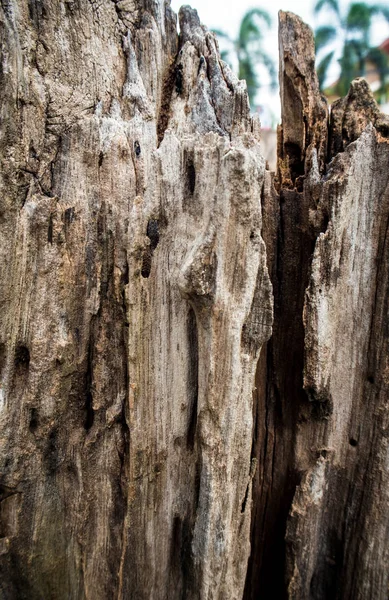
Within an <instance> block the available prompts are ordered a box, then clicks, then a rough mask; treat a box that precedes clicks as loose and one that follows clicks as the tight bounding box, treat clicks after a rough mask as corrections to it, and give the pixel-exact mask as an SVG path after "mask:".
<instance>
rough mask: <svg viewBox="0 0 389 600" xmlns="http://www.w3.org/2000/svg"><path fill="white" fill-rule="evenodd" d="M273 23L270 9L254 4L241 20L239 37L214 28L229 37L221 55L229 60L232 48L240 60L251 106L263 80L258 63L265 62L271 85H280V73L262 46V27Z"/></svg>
mask: <svg viewBox="0 0 389 600" xmlns="http://www.w3.org/2000/svg"><path fill="white" fill-rule="evenodd" d="M261 24H262V27H265V28H267V29H268V28H270V27H271V18H270V15H269V13H268V12H266V11H265V10H262V9H261V8H252V9H251V10H249V11H247V12H246V13H245V14H244V16H243V18H242V21H241V23H240V27H239V33H238V37H237V39H235V40H233V39H231V38H230V37H229V36H228V35H227V34H226V33H225V32H224V31H220V30H214V33H216V35H217V36H218V37H220V38H222V39H224V40H226V41H227V46H229V47H230V49H228V50H223V51H222V53H221V56H222V59H223V60H225V61H226V62H229V60H230V58H231V57H230V54H231V52H233V53H234V54H235V57H236V59H237V62H238V77H239V79H245V80H246V83H247V90H248V94H249V98H250V103H251V106H253V105H254V100H255V96H256V93H257V91H258V89H259V88H260V86H261V84H260V81H259V77H258V73H257V66H258V65H259V64H261V65H263V66H264V67H265V68H266V70H267V72H268V73H269V76H270V82H271V87H272V88H273V89H276V88H277V74H276V69H275V65H274V62H273V59H272V58H271V56H270V55H269V54H268V53H267V52H266V51H265V50H264V48H263V34H262V27H261Z"/></svg>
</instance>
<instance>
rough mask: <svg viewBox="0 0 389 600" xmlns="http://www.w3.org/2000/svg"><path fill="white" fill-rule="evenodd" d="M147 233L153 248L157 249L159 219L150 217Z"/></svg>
mask: <svg viewBox="0 0 389 600" xmlns="http://www.w3.org/2000/svg"><path fill="white" fill-rule="evenodd" d="M146 235H147V237H148V238H149V240H150V247H151V250H155V249H156V247H157V246H158V244H159V223H158V220H157V219H149V221H148V222H147V229H146Z"/></svg>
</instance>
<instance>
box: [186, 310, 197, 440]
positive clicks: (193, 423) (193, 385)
mask: <svg viewBox="0 0 389 600" xmlns="http://www.w3.org/2000/svg"><path fill="white" fill-rule="evenodd" d="M187 327H188V351H189V361H188V398H189V425H188V433H187V440H186V441H187V447H188V448H189V449H190V450H193V449H194V445H195V439H196V429H197V411H198V387H199V384H198V378H199V350H198V334H197V323H196V315H195V312H194V310H193V309H192V308H190V309H189V312H188V324H187Z"/></svg>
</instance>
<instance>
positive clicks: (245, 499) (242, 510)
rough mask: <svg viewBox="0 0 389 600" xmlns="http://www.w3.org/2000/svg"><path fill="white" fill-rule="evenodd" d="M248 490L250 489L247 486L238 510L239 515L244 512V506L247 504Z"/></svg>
mask: <svg viewBox="0 0 389 600" xmlns="http://www.w3.org/2000/svg"><path fill="white" fill-rule="evenodd" d="M249 489H250V485H249V484H247V487H246V492H245V495H244V498H243V502H242V508H241V509H240V512H241V514H243V513H244V511H245V510H246V504H247V500H248V497H249Z"/></svg>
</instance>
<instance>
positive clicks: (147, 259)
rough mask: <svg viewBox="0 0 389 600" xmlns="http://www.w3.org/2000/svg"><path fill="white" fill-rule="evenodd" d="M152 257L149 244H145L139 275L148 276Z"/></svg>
mask: <svg viewBox="0 0 389 600" xmlns="http://www.w3.org/2000/svg"><path fill="white" fill-rule="evenodd" d="M152 257H153V252H152V250H151V248H150V246H147V247H146V248H145V250H144V251H143V258H142V268H141V275H142V277H143V278H145V279H147V278H148V277H150V272H151V260H152Z"/></svg>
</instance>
